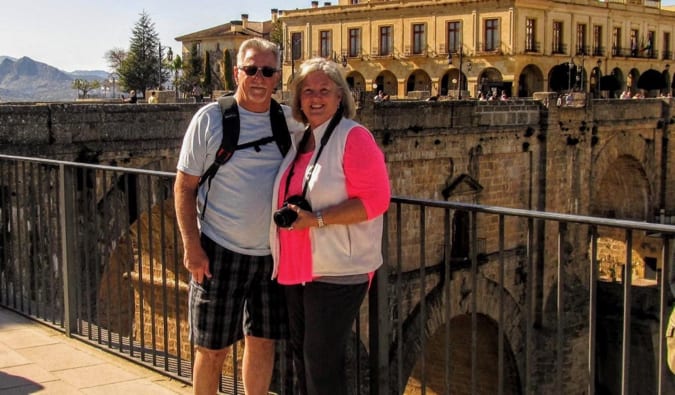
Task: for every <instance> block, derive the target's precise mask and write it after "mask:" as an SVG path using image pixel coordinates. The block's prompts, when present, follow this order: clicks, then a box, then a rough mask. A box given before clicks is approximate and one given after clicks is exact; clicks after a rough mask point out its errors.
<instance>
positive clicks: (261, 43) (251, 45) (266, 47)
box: [237, 37, 279, 68]
mask: <svg viewBox="0 0 675 395" xmlns="http://www.w3.org/2000/svg"><path fill="white" fill-rule="evenodd" d="M249 49H257V50H258V51H260V52H271V53H272V54H274V59H276V63H277V65H276V68H279V47H278V46H277V45H276V44H275V43H273V42H271V41H269V40H265V39H264V38H259V37H254V38H249V39H248V40H246V41H244V42H243V43H241V46H240V47H239V53H237V66H243V65H244V58H245V57H246V51H248V50H249Z"/></svg>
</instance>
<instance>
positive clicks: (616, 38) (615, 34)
mask: <svg viewBox="0 0 675 395" xmlns="http://www.w3.org/2000/svg"><path fill="white" fill-rule="evenodd" d="M612 55H613V56H620V55H621V28H620V27H615V28H614V30H612Z"/></svg>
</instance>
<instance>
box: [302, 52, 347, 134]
mask: <svg viewBox="0 0 675 395" xmlns="http://www.w3.org/2000/svg"><path fill="white" fill-rule="evenodd" d="M316 71H321V72H323V73H324V74H326V75H327V76H328V78H330V79H331V81H333V82H334V83H335V85H336V86H337V88H338V90H339V91H340V93H341V94H342V101H341V106H342V115H343V116H344V117H345V118H354V115H356V102H354V97H353V96H352V92H351V90H350V89H349V84H347V80H346V79H345V77H344V75H342V72H341V71H340V68H339V67H338V65H337V63H335V62H333V61H332V60H328V59H325V58H312V59H308V60H306V61H305V62H303V63H302V65H300V70H299V71H298V72H297V73H296V74H295V78H294V79H293V82H291V108H292V109H293V118H295V119H297V120H298V121H301V122H304V123H306V122H307V117H305V114H303V113H302V108H300V91H301V90H302V86H303V83H304V82H305V79H306V78H307V76H308V75H310V74H311V73H314V72H316Z"/></svg>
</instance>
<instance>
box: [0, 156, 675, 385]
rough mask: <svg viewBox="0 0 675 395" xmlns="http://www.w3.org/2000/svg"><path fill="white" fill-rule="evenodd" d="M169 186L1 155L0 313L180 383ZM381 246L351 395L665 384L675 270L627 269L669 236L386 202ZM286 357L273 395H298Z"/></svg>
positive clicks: (179, 312) (181, 304) (674, 229)
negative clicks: (648, 331) (640, 357)
mask: <svg viewBox="0 0 675 395" xmlns="http://www.w3.org/2000/svg"><path fill="white" fill-rule="evenodd" d="M173 181H174V174H173V173H167V172H160V171H152V170H138V169H124V168H118V167H109V166H96V165H86V164H78V163H71V162H61V161H53V160H44V159H35V158H23V157H13V156H5V155H0V221H1V222H0V223H1V224H2V227H1V229H2V231H1V234H0V305H2V306H5V307H7V308H10V309H13V310H15V311H17V312H20V313H22V314H24V315H27V316H30V317H32V318H34V319H36V320H39V321H42V322H43V323H45V324H48V325H51V326H52V327H54V328H56V329H59V330H62V331H64V332H65V333H66V334H67V335H69V336H72V337H76V338H78V339H81V340H83V341H85V342H88V343H90V344H92V345H95V346H98V347H100V348H104V349H106V350H109V351H112V352H115V353H117V354H118V355H119V356H120V357H123V358H127V359H130V360H133V361H137V362H140V363H143V364H144V365H146V366H148V367H151V368H152V369H155V370H157V371H159V372H161V373H163V374H165V375H169V376H172V377H175V378H177V379H179V380H182V381H184V382H186V383H189V382H190V377H191V363H190V361H191V359H192V345H191V344H190V342H189V341H188V340H187V339H188V338H187V320H186V308H187V295H186V291H187V282H188V278H187V272H186V270H184V268H183V266H182V260H181V254H182V249H181V246H180V242H179V241H180V236H179V234H178V231H177V226H176V222H175V216H174V211H173V203H172V185H173ZM384 234H385V237H384V238H383V240H382V250H383V254H384V257H385V264H384V266H383V267H382V268H381V269H380V270H379V271H378V272H377V275H376V276H375V279H374V281H373V284H372V286H371V289H370V291H369V295H368V298H367V300H366V301H365V303H364V306H363V308H362V311H361V314H360V318H359V319H358V320H357V321H356V323H355V326H354V335H353V338H352V341H351V342H350V344H349V349H350V351H351V352H350V353H348V355H349V356H350V357H349V364H348V366H349V372H348V373H349V377H350V379H349V381H348V383H345V385H347V386H348V387H349V388H350V392H351V393H358V394H365V393H370V394H381V395H384V394H395V393H397V394H403V393H414V392H415V391H419V389H420V388H422V389H431V388H434V389H435V390H436V391H437V392H438V393H456V392H459V393H472V394H481V393H494V394H510V393H528V394H529V393H559V394H562V393H582V392H583V393H588V394H594V393H596V385H600V384H601V385H602V386H603V387H605V388H608V389H609V391H610V392H611V393H635V391H632V390H631V388H634V387H633V386H635V385H639V386H640V388H642V389H644V391H645V393H656V392H657V390H658V392H659V393H665V392H663V391H662V390H664V389H666V390H667V389H672V388H673V387H672V386H671V387H668V386H669V385H672V382H669V381H668V380H671V381H672V379H670V378H669V376H667V374H666V368H665V364H664V356H665V348H664V344H665V343H664V341H663V340H664V338H665V336H664V331H665V324H666V322H665V320H666V317H667V311H666V309H667V308H668V307H667V301H668V299H669V295H668V286H667V284H664V282H663V281H662V279H663V278H668V276H669V271H670V266H669V265H668V264H664V265H663V266H662V268H660V269H659V270H658V271H657V273H656V275H655V276H653V278H652V279H651V280H645V279H642V278H641V277H650V276H649V275H645V276H643V275H642V274H639V273H640V271H639V270H638V269H636V268H638V267H639V265H638V263H640V262H639V259H638V257H636V256H635V254H634V252H633V250H634V248H633V245H638V244H639V245H641V247H640V248H644V245H648V246H651V247H653V248H652V249H656V250H659V249H660V250H659V251H660V252H659V257H660V259H661V262H667V263H669V262H670V259H671V258H670V257H671V252H672V251H671V249H670V243H669V242H663V241H664V240H669V238H671V237H672V236H674V235H675V226H670V225H663V224H655V223H645V222H636V221H626V220H610V219H603V218H594V217H585V216H578V215H563V214H555V213H547V212H537V211H529V210H520V209H509V208H500V207H490V206H481V205H472V204H462V203H451V202H440V201H429V200H420V199H412V198H403V197H395V198H393V199H392V202H391V207H390V210H389V211H388V213H387V215H386V216H385V233H384ZM608 238H609V239H611V240H610V241H611V242H608ZM374 242H375V244H374V248H377V244H378V242H377V241H374ZM620 246H623V250H621V249H620V248H619V250H618V251H623V252H619V253H616V252H617V248H618V247H620ZM655 246H658V248H656V247H655ZM609 247H611V248H609ZM651 247H650V248H651ZM638 274H639V275H638ZM638 277H640V278H638ZM637 283H640V284H644V283H646V284H648V285H647V286H645V287H636V286H635V285H634V284H637ZM645 294H647V296H645ZM599 295H602V296H599ZM612 295H615V296H616V298H617V300H613V299H612V297H613V296H612ZM632 295H637V296H636V298H637V299H639V302H640V309H642V310H640V311H636V307H635V306H634V304H635V303H634V301H633V296H632ZM650 295H651V296H650ZM649 297H651V298H652V300H653V305H652V307H651V308H650V309H651V310H650V312H651V313H653V317H655V318H653V319H652V321H650V323H651V325H652V326H651V327H652V328H654V332H655V333H654V334H652V335H653V337H649V336H647V337H648V338H649V339H657V340H656V342H655V343H654V344H653V345H652V344H650V346H653V348H649V350H653V354H650V355H651V356H652V357H653V359H648V360H649V361H652V362H651V364H652V365H650V366H651V369H650V368H649V367H647V368H645V367H640V369H637V368H636V366H635V365H633V364H629V362H630V361H631V353H632V352H633V353H635V352H636V350H638V351H639V352H642V351H640V350H643V349H642V348H636V347H629V346H626V345H630V344H631V335H632V330H631V328H632V326H631V325H632V322H636V321H638V320H640V319H644V316H645V314H642V313H643V312H644V309H646V308H647V307H645V304H646V302H645V298H647V299H648V298H649ZM599 301H602V302H603V304H604V305H608V304H609V305H611V306H613V307H616V306H619V308H617V313H616V314H617V319H618V321H616V322H615V324H616V325H615V326H610V327H608V324H607V323H606V321H607V320H604V319H600V320H599V315H602V314H605V312H603V311H604V310H603V309H601V303H600V302H599ZM622 305H623V306H624V307H621V306H622ZM625 306H627V307H625ZM631 306H634V307H633V310H631ZM646 315H649V314H646ZM599 327H601V328H603V333H605V334H606V331H607V330H610V329H614V330H615V331H614V332H613V333H617V336H616V339H617V342H616V343H618V345H616V344H615V343H608V341H609V340H608V339H607V337H598V336H597V333H598V328H599ZM622 345H623V346H622ZM600 346H602V347H600ZM283 347H284V346H283V344H281V345H280V346H279V352H278V357H277V365H276V366H277V371H276V373H275V379H274V384H273V390H274V391H276V392H278V393H280V394H292V393H294V390H293V388H292V375H291V373H290V372H291V369H289V366H290V365H289V364H288V361H287V360H286V358H285V357H281V355H285V352H284V349H283ZM607 347H612V349H613V350H618V351H616V353H615V355H617V356H618V359H619V360H618V361H616V362H614V363H611V364H610V365H605V364H606V361H604V360H599V359H598V358H597V350H598V349H600V348H602V349H606V348H607ZM237 350H238V349H237V348H235V349H234V352H233V353H232V354H233V355H232V360H231V361H230V362H228V363H227V364H226V366H227V367H226V368H225V369H224V370H223V374H222V381H221V391H223V392H226V393H243V391H242V390H241V388H240V387H239V386H238V385H235V384H237V383H239V381H240V379H239V378H240V377H241V376H240V370H239V362H240V357H241V355H240V352H237ZM570 351H571V355H573V356H574V361H581V360H582V359H583V360H585V361H587V362H586V363H585V364H584V365H585V366H578V364H573V363H571V362H570V359H569V356H570ZM432 361H433V362H432ZM598 364H599V365H598ZM575 365H576V369H577V370H574V368H575ZM596 366H601V369H596ZM638 375H639V376H638ZM568 377H577V379H575V380H568V379H567V378H568ZM638 378H639V380H638ZM457 383H464V387H462V388H459V387H457V385H458V384H457ZM636 383H637V384H636ZM598 391H599V390H598Z"/></svg>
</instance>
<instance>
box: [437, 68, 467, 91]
mask: <svg viewBox="0 0 675 395" xmlns="http://www.w3.org/2000/svg"><path fill="white" fill-rule="evenodd" d="M459 81H460V79H459V69H450V70H448V71H446V72H445V74H443V77H442V78H441V86H440V91H439V94H440V95H441V96H451V97H456V96H457V88H459V89H461V90H462V91H464V92H466V91H467V90H468V81H467V77H466V74H464V73H462V79H461V81H462V83H461V87H460V86H459V85H460V83H459Z"/></svg>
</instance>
